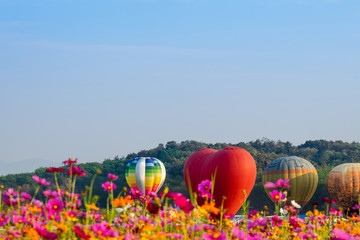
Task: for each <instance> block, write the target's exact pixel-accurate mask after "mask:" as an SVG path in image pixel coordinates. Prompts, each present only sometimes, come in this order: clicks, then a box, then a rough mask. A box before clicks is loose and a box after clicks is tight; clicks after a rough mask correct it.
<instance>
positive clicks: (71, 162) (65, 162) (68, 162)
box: [63, 158, 77, 166]
mask: <svg viewBox="0 0 360 240" xmlns="http://www.w3.org/2000/svg"><path fill="white" fill-rule="evenodd" d="M63 163H64V164H65V165H68V166H71V165H74V164H76V163H77V158H76V159H72V158H69V159H68V160H65V161H63Z"/></svg>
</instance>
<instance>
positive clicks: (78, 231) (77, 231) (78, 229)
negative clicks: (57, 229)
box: [74, 223, 90, 240]
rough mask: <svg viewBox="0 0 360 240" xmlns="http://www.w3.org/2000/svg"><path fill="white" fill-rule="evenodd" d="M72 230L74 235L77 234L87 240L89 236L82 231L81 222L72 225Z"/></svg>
mask: <svg viewBox="0 0 360 240" xmlns="http://www.w3.org/2000/svg"><path fill="white" fill-rule="evenodd" d="M74 232H75V235H76V236H78V237H79V238H81V239H85V240H87V239H89V238H90V236H88V235H87V234H86V233H85V232H84V226H83V225H81V224H79V223H78V224H76V225H75V226H74Z"/></svg>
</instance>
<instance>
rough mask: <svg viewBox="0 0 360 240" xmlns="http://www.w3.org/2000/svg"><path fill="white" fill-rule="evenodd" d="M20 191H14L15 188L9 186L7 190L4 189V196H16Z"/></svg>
mask: <svg viewBox="0 0 360 240" xmlns="http://www.w3.org/2000/svg"><path fill="white" fill-rule="evenodd" d="M18 195H19V193H18V192H17V191H14V189H13V188H9V189H8V190H7V191H6V190H5V191H4V196H5V197H8V198H12V197H16V196H18Z"/></svg>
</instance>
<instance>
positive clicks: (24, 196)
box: [21, 192, 31, 200]
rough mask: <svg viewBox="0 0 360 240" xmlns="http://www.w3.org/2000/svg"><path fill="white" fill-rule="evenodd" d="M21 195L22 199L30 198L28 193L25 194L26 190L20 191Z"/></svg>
mask: <svg viewBox="0 0 360 240" xmlns="http://www.w3.org/2000/svg"><path fill="white" fill-rule="evenodd" d="M21 197H22V198H23V199H26V200H30V199H31V196H30V195H29V194H27V193H26V192H22V193H21Z"/></svg>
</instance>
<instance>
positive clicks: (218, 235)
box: [202, 232, 226, 240]
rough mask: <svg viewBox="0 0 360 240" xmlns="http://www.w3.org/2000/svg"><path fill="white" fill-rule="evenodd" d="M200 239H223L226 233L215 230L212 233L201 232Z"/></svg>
mask: <svg viewBox="0 0 360 240" xmlns="http://www.w3.org/2000/svg"><path fill="white" fill-rule="evenodd" d="M202 239H207V240H213V239H218V240H225V239H226V234H225V233H224V232H221V233H219V232H215V233H212V234H207V233H205V232H204V233H203V234H202Z"/></svg>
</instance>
